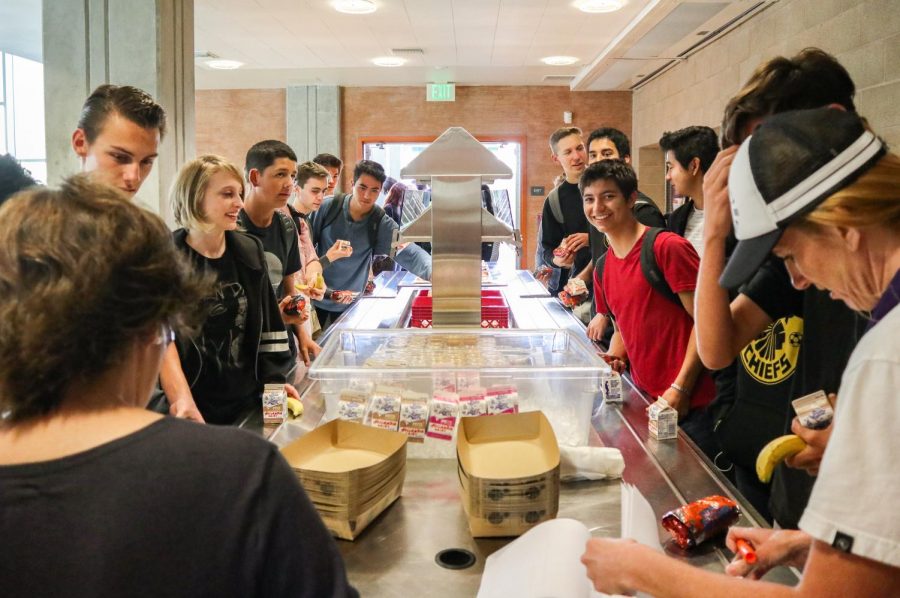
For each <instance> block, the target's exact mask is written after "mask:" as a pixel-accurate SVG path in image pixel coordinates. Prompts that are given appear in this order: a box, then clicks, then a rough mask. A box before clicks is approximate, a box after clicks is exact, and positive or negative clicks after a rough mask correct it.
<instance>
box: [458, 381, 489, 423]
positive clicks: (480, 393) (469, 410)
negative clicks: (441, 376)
mask: <svg viewBox="0 0 900 598" xmlns="http://www.w3.org/2000/svg"><path fill="white" fill-rule="evenodd" d="M485 413H487V405H486V404H485V398H484V389H483V388H469V389H467V390H465V391H463V390H460V392H459V416H460V417H478V416H481V415H484V414H485Z"/></svg>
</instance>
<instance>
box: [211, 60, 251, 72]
mask: <svg viewBox="0 0 900 598" xmlns="http://www.w3.org/2000/svg"><path fill="white" fill-rule="evenodd" d="M206 66H208V67H209V68H211V69H218V70H220V71H230V70H233V69H236V68H240V67H242V66H244V63H243V62H240V61H237V60H224V59H222V58H216V59H214V60H207V61H206Z"/></svg>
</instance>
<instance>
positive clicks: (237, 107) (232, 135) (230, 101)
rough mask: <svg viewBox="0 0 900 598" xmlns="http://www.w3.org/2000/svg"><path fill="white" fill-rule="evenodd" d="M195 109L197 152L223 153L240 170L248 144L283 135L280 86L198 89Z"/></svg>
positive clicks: (283, 117)
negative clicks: (267, 87) (268, 87)
mask: <svg viewBox="0 0 900 598" xmlns="http://www.w3.org/2000/svg"><path fill="white" fill-rule="evenodd" d="M195 109H196V129H195V133H196V146H197V155H198V156H199V155H201V154H218V155H220V156H224V157H226V158H228V160H230V161H231V162H233V163H234V164H235V165H236V166H237V167H238V168H240V169H241V170H243V169H244V157H245V156H246V155H247V150H248V149H250V146H251V145H253V144H254V143H256V142H257V141H262V140H263V139H278V140H281V141H284V140H285V139H286V138H287V125H286V124H285V118H286V116H285V90H283V89H211V90H201V89H198V90H197V91H196V104H195Z"/></svg>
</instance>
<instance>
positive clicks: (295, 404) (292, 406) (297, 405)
mask: <svg viewBox="0 0 900 598" xmlns="http://www.w3.org/2000/svg"><path fill="white" fill-rule="evenodd" d="M287 407H288V411H290V412H291V415H292V416H293V417H300V416H302V415H303V403H301V402H300V401H298V400H297V399H295V398H294V397H288V400H287Z"/></svg>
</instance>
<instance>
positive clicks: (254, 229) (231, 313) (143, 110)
mask: <svg viewBox="0 0 900 598" xmlns="http://www.w3.org/2000/svg"><path fill="white" fill-rule="evenodd" d="M854 93H855V88H854V84H853V82H852V80H851V78H850V76H849V75H848V73H847V72H846V70H845V69H844V68H843V67H842V66H841V65H840V64H839V63H838V62H837V61H836V60H835V59H834V58H833V57H831V56H829V55H828V54H826V53H824V52H822V51H820V50H816V49H807V50H804V51H803V52H801V53H799V54H797V55H796V56H794V57H791V58H784V57H780V58H776V59H773V60H771V61H769V62H766V63H764V64H763V65H761V66H760V67H759V68H758V69H757V71H756V72H755V73H754V74H753V75H752V76H751V78H750V79H749V81H748V82H747V83H746V85H745V86H744V88H743V89H741V90H740V92H739V93H738V94H737V95H736V96H735V97H734V98H733V99H732V100H731V101H730V102H729V103H728V105H727V106H726V108H725V113H724V118H723V123H722V129H721V131H722V132H721V146H722V147H721V148H720V142H719V137H718V136H717V135H716V133H715V132H714V131H713V130H712V129H710V128H709V127H704V126H691V127H687V128H684V129H681V130H678V131H674V132H671V133H666V134H665V135H663V137H662V138H661V139H660V147H661V148H662V150H663V151H664V152H665V161H666V169H667V174H666V178H667V180H668V181H669V182H670V183H671V185H672V188H673V191H674V193H675V194H677V195H679V196H682V197H684V198H685V202H684V203H683V205H681V206H680V207H679V208H678V209H676V210H675V211H673V212H672V213H671V214H668V215H667V216H664V215H663V214H662V213H661V212H660V210H659V209H658V208H657V207H656V205H655V203H654V202H653V201H652V200H650V198H647V197H646V196H645V195H643V194H642V193H641V192H640V191H639V190H638V179H637V176H636V174H635V171H634V170H633V169H632V167H631V164H630V162H631V156H630V154H631V150H630V145H629V141H628V139H627V137H626V136H625V135H624V134H623V133H622V132H620V131H617V130H616V129H612V128H609V127H601V128H599V129H597V130H595V131H593V132H592V133H591V134H590V135H589V136H588V138H587V141H586V143H585V140H584V139H583V138H582V134H581V131H580V130H578V129H577V128H565V129H560V130H558V131H556V132H555V133H554V134H553V135H552V136H551V138H550V148H551V155H552V159H553V160H554V162H556V163H558V164H559V165H560V166H561V167H562V170H563V173H564V180H563V181H562V182H561V183H560V184H559V185H558V187H556V188H555V189H554V190H553V191H552V192H551V194H550V196H548V198H547V200H546V202H545V205H544V209H543V213H542V224H541V231H540V244H539V245H540V247H539V249H538V255H537V259H538V262H539V263H538V265H545V266H547V267H549V268H551V269H554V270H555V272H556V274H557V275H558V276H555V277H553V278H552V279H551V280H552V282H551V284H550V286H551V291H553V292H558V291H559V290H561V289H562V287H563V286H564V285H565V283H566V281H567V280H568V279H569V278H570V277H575V278H579V279H581V280H583V281H584V282H585V283H587V284H588V287H589V288H590V290H591V297H592V302H591V307H592V311H593V313H594V314H595V315H593V316H592V317H590V316H589V317H588V320H589V321H588V327H587V334H588V336H589V337H590V338H591V339H594V340H601V339H604V338H605V339H606V342H607V347H608V348H607V350H606V352H605V353H604V358H605V359H606V360H607V361H608V363H610V365H611V366H612V367H614V368H616V369H617V370H619V371H625V370H628V371H629V372H630V375H631V377H632V379H633V380H634V382H635V384H636V385H637V386H639V387H640V388H641V389H642V390H644V391H645V392H647V393H648V394H649V395H651V396H654V397H657V396H658V397H661V398H663V399H664V400H665V401H667V402H668V403H669V404H670V405H671V406H672V407H673V408H675V409H676V410H677V411H678V413H679V420H680V422H679V423H680V424H681V426H682V429H683V430H684V432H685V433H687V434H688V435H689V436H690V437H691V438H692V439H693V440H694V441H695V443H696V444H697V446H698V447H699V448H700V449H701V450H703V451H704V452H705V453H706V454H707V455H708V456H709V457H710V458H711V459H712V460H713V462H714V463H715V464H716V465H717V466H718V467H719V468H720V469H722V470H723V471H724V472H725V473H726V474H727V475H729V476H731V477H732V479H733V480H734V481H735V483H736V485H737V487H738V488H739V489H740V491H741V492H742V493H743V494H744V496H745V497H746V498H747V499H748V500H749V501H750V502H751V503H752V504H753V505H754V506H755V507H756V508H757V510H759V511H760V513H762V514H763V515H764V516H765V517H766V518H767V519H769V520H770V521H773V522H774V523H776V524H777V529H767V530H762V529H743V528H734V529H732V530H731V532H730V533H729V537H728V543H729V546H730V547H734V543H735V542H736V541H737V540H738V539H746V540H749V541H751V542H752V543H753V544H754V545H755V547H756V551H757V554H758V561H757V562H756V563H755V564H753V565H751V564H748V563H745V562H744V561H741V560H740V559H737V560H735V562H733V563H732V564H731V565H730V566H729V568H728V573H729V575H728V576H720V575H715V574H712V573H710V572H707V571H704V570H701V569H696V568H692V567H690V566H688V565H685V564H684V563H681V562H679V561H677V560H674V559H671V558H669V557H667V556H665V555H662V554H658V553H656V552H653V551H651V550H649V549H645V548H644V547H642V546H640V545H637V544H634V543H631V542H628V541H624V540H608V539H594V540H591V541H590V542H589V543H588V546H587V549H586V552H585V554H584V556H583V558H582V560H583V562H584V563H585V565H586V567H587V572H588V576H589V577H590V578H591V580H592V581H593V583H594V585H595V587H596V588H597V589H598V590H601V591H605V592H627V591H632V590H638V591H643V592H647V593H650V594H653V595H658V596H699V595H715V596H720V595H730V596H744V595H747V596H751V595H752V596H762V595H765V596H768V595H773V596H774V595H802V596H807V595H808V596H881V595H890V594H891V593H896V592H897V588H898V587H900V527H898V523H897V522H898V521H900V518H898V517H897V516H896V513H895V512H894V510H893V509H894V507H893V504H894V502H896V500H897V499H898V498H900V477H898V476H897V474H896V467H895V465H894V464H893V462H892V459H891V458H892V456H893V454H894V453H895V452H896V451H894V449H895V448H898V447H896V446H895V445H896V444H897V440H896V439H897V438H898V437H900V435H898V434H897V433H896V422H897V421H898V416H900V409H898V403H897V401H896V398H895V397H896V389H897V388H898V385H900V310H898V309H895V307H896V305H897V303H898V300H900V276H898V271H900V234H898V232H900V195H898V193H897V190H898V189H900V159H898V157H897V156H896V155H895V154H891V153H889V152H888V149H887V148H886V146H885V145H884V144H883V142H882V141H881V140H880V139H879V138H878V136H877V131H876V132H872V131H870V130H869V127H868V126H867V123H866V122H865V120H864V119H863V118H862V117H861V116H860V115H857V114H856V112H855V106H854V103H853V97H854ZM165 128H166V117H165V113H164V111H163V109H162V108H161V107H160V106H159V105H158V104H156V103H155V102H154V100H153V99H152V98H151V97H150V96H148V95H147V94H146V93H144V92H143V91H141V90H138V89H136V88H133V87H127V86H113V85H104V86H101V87H100V88H98V89H97V90H95V92H94V93H93V94H92V95H91V96H90V97H89V98H88V99H87V101H86V102H85V104H84V108H83V110H82V114H81V117H80V119H79V120H78V123H77V126H76V129H75V132H74V133H73V135H72V147H73V149H74V151H75V153H76V155H77V156H78V157H79V158H80V160H81V163H82V170H83V171H84V173H85V174H82V175H78V176H75V177H72V178H70V179H68V180H67V181H66V182H64V184H63V185H62V186H61V188H59V189H49V188H42V187H32V186H31V185H32V184H33V183H34V181H32V180H30V178H29V177H28V176H27V173H24V172H22V170H21V168H20V167H18V165H17V163H16V162H15V161H14V160H13V159H11V158H10V157H4V158H2V159H0V184H2V186H3V189H0V202H5V205H3V207H2V208H0V537H2V538H4V541H3V542H2V543H0V563H3V565H2V567H0V595H8V596H13V595H55V594H65V595H71V596H82V595H83V596H97V595H120V594H135V593H137V594H141V595H144V594H146V595H167V596H169V595H171V596H176V595H196V594H204V595H216V596H251V595H258V596H281V595H300V596H352V595H356V592H355V590H354V589H353V588H352V587H351V586H350V585H349V583H348V581H347V578H346V573H345V571H344V566H343V563H342V560H341V557H340V555H339V553H338V551H337V548H336V546H335V544H334V541H333V540H332V539H331V538H330V537H329V536H328V533H327V531H326V530H325V528H324V526H323V525H322V523H321V521H320V520H319V518H318V516H317V514H316V513H315V511H314V510H313V508H312V506H311V504H310V503H309V501H308V499H307V498H306V497H305V495H304V493H303V491H302V489H301V488H300V486H299V485H298V484H297V482H296V479H295V478H294V477H293V474H292V473H291V471H290V469H289V468H288V466H287V464H286V463H285V462H284V460H283V459H282V458H281V457H280V456H279V455H278V453H277V451H276V450H275V449H273V448H272V447H271V446H270V445H269V444H268V443H266V442H265V441H263V440H261V439H259V438H255V437H253V436H252V435H251V434H249V433H246V432H243V431H240V430H235V429H231V428H225V427H216V426H197V425H195V424H193V423H189V422H184V421H181V420H182V419H191V420H196V421H199V422H202V421H205V422H207V423H215V424H233V423H236V422H239V421H240V419H241V418H242V417H244V416H246V414H247V413H248V412H250V411H252V410H253V409H256V408H258V404H259V397H260V392H261V389H262V387H263V385H264V384H269V383H277V384H284V385H285V390H286V391H287V392H288V393H289V394H292V395H296V390H295V389H294V387H293V382H294V381H295V380H298V379H299V378H300V377H302V375H303V366H305V365H308V364H309V362H310V359H311V358H312V357H314V356H315V355H316V354H317V353H318V352H319V350H320V347H319V346H318V344H317V343H316V342H315V341H314V340H313V326H314V320H315V321H317V324H318V325H319V326H322V327H326V326H328V325H329V324H330V323H331V322H333V321H334V320H335V319H336V318H337V317H339V316H340V315H341V313H342V312H343V310H344V309H346V307H347V303H348V302H349V300H350V297H352V295H351V294H350V293H336V292H335V291H350V292H352V293H360V292H362V291H363V290H364V289H365V286H366V283H367V281H368V279H369V274H370V269H371V263H372V258H373V257H374V256H376V255H382V254H388V253H390V250H391V239H392V236H393V231H394V230H395V229H396V228H397V226H398V223H397V220H396V219H395V218H396V216H395V214H394V207H395V203H396V202H391V203H390V204H389V205H388V211H387V212H386V211H385V210H384V209H382V208H380V207H379V206H377V205H376V200H377V199H378V197H379V194H380V193H381V192H382V190H383V186H384V183H385V180H386V178H387V177H386V174H385V171H384V169H383V168H382V167H381V165H379V164H377V163H375V162H372V161H369V160H362V161H360V162H358V163H357V164H355V165H354V168H353V174H352V190H351V192H350V193H348V194H343V193H338V192H336V191H335V185H336V181H337V180H338V177H339V176H340V172H341V169H342V167H343V164H342V163H341V161H340V160H339V159H338V158H336V157H335V156H331V155H328V154H323V155H320V156H317V157H316V158H315V159H314V160H312V161H310V162H304V163H298V160H297V157H296V155H295V153H294V152H293V151H292V149H291V148H290V147H289V146H287V145H286V144H284V143H282V142H280V141H274V140H264V141H260V142H259V143H256V144H254V145H253V146H252V147H251V148H250V149H249V150H248V152H247V155H246V159H245V163H244V164H243V168H242V169H241V168H239V167H238V166H236V165H233V164H231V163H229V162H228V161H227V160H225V159H223V158H221V157H218V156H213V155H204V156H199V157H197V158H196V159H194V160H192V161H191V162H189V163H188V164H186V165H185V166H184V167H183V168H182V170H181V171H180V173H179V174H178V177H177V180H176V182H175V184H174V186H173V189H172V192H171V196H170V201H171V206H172V211H173V214H174V216H175V220H176V222H177V224H178V226H179V228H178V229H177V230H176V231H175V232H174V237H173V234H172V233H170V232H169V231H168V229H167V228H166V227H165V225H164V224H163V223H162V221H161V220H160V219H159V218H157V217H156V216H154V215H152V214H150V213H149V212H147V211H146V210H143V209H142V208H140V207H139V206H137V205H135V204H134V202H129V201H126V199H130V198H132V197H133V196H134V195H135V194H136V193H137V191H138V190H139V188H140V186H141V183H142V182H143V181H144V180H145V179H146V177H147V175H148V174H149V173H150V170H151V169H152V167H153V162H154V159H155V157H156V155H157V148H158V146H159V142H160V139H161V137H162V136H163V135H164V134H165ZM720 149H721V151H720ZM20 189H24V191H22V192H20V193H18V194H16V195H14V196H13V197H12V198H11V199H9V201H5V200H7V199H8V198H9V196H10V195H13V194H14V193H15V192H16V191H18V190H20ZM173 238H174V243H173V242H172V241H173ZM347 242H349V243H347ZM394 260H395V261H396V262H397V263H398V264H399V265H400V266H403V267H405V268H407V269H409V270H410V271H412V272H414V273H416V274H417V275H419V276H421V277H423V278H430V274H431V263H430V256H429V255H428V254H427V252H425V251H423V250H422V248H421V247H419V246H417V245H415V244H410V245H406V246H403V247H401V248H399V251H397V252H396V255H395V256H394ZM320 278H321V279H324V281H325V287H324V288H323V287H322V286H321V285H320V284H319V279H320ZM298 293H302V294H304V295H305V296H306V298H307V299H308V301H309V302H311V303H312V305H313V306H314V308H315V310H314V312H312V314H314V316H312V314H311V313H310V312H308V311H301V312H300V313H297V314H295V313H291V312H290V310H287V309H286V307H287V305H288V303H289V302H290V301H291V299H292V297H293V296H295V295H296V294H298ZM818 390H823V391H825V392H826V393H828V394H829V395H830V397H831V399H832V401H833V402H834V403H835V408H836V412H835V417H834V422H833V424H831V425H830V426H829V427H827V428H825V429H824V430H810V429H806V428H803V427H802V426H800V425H799V424H798V422H797V421H796V420H795V419H794V418H793V417H792V411H791V407H790V401H791V400H792V399H795V398H798V397H800V396H803V395H806V394H809V393H812V392H815V391H818ZM151 397H152V398H151ZM148 398H150V405H151V407H152V408H153V409H146V407H147V405H148ZM154 411H159V412H161V413H169V414H171V415H174V416H177V417H175V418H172V417H163V416H162V415H161V413H156V412H154ZM891 430H894V431H893V432H892V431H891ZM787 431H793V432H794V433H796V434H798V435H799V436H800V437H801V438H803V439H804V440H805V441H806V442H807V445H808V446H807V448H806V449H804V450H803V451H802V452H801V453H799V454H798V455H796V456H795V457H793V458H792V459H790V460H789V462H788V464H787V465H788V467H780V468H779V469H778V470H777V472H776V476H775V479H774V481H773V483H772V484H771V485H768V484H762V483H761V482H759V480H757V479H756V478H755V475H754V466H753V464H754V462H755V458H756V455H757V454H758V452H759V450H760V449H761V448H762V446H763V445H765V444H766V443H767V442H768V441H769V440H771V439H772V438H775V437H777V436H779V435H781V434H783V433H786V432H787ZM51 551H52V552H51ZM50 554H52V555H53V567H52V570H51V571H49V572H48V571H47V570H46V568H45V567H46V564H47V557H48V555H50ZM779 564H790V565H794V566H797V567H800V568H802V569H803V572H804V575H803V578H802V581H801V582H800V584H799V585H798V586H796V587H794V588H789V587H784V586H777V585H774V584H768V583H766V582H762V581H757V579H758V578H759V577H761V576H762V575H763V574H764V573H765V572H766V571H767V570H768V569H769V568H771V567H773V566H776V565H779Z"/></svg>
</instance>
